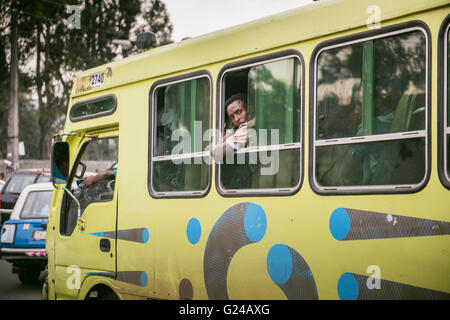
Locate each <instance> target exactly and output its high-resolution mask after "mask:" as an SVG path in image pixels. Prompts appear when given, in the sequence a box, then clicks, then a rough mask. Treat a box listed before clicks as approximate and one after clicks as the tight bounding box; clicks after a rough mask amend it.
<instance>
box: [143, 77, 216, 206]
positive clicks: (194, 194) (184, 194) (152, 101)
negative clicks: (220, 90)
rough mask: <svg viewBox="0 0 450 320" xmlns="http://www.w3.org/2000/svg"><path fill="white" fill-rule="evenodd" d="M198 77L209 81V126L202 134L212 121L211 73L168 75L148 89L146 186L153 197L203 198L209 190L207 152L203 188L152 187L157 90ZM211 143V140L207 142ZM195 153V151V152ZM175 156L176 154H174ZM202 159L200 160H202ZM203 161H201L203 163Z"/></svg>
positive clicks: (168, 157)
mask: <svg viewBox="0 0 450 320" xmlns="http://www.w3.org/2000/svg"><path fill="white" fill-rule="evenodd" d="M200 78H207V79H208V81H209V126H208V128H207V129H203V128H202V129H203V134H204V132H205V131H206V130H211V129H213V128H212V123H213V101H214V100H213V85H214V82H213V77H212V75H211V73H210V72H209V71H208V70H206V69H203V70H199V71H195V72H190V73H186V74H182V75H178V76H174V77H169V78H165V79H161V80H157V81H155V82H154V83H153V84H152V86H151V87H150V90H149V118H148V123H149V126H148V139H149V140H148V141H149V143H148V146H149V149H148V174H147V188H148V192H149V194H150V196H151V197H152V198H155V199H162V198H170V199H185V198H203V197H205V196H206V195H207V194H208V193H209V191H210V190H211V175H212V162H211V154H208V157H209V158H210V159H209V164H208V163H206V164H208V185H207V186H206V188H205V189H204V190H189V191H164V192H162V191H156V190H154V188H153V162H154V160H153V158H154V157H153V151H154V149H155V146H156V144H155V143H156V141H154V137H155V133H156V132H155V130H156V120H157V119H156V118H157V117H154V115H155V114H156V108H157V106H158V103H157V91H158V89H160V88H161V87H167V86H169V85H172V84H177V83H181V82H188V81H190V80H195V79H200ZM209 143H210V144H211V143H212V138H211V141H210V142H209ZM195 153H196V152H195ZM201 153H203V154H204V155H203V156H202V158H204V157H205V152H201ZM164 157H165V158H167V160H170V158H171V156H164ZM175 158H176V156H175ZM203 161H204V159H203V160H202V162H203ZM203 164H204V163H202V165H203Z"/></svg>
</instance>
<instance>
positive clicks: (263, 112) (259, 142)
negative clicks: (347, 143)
mask: <svg viewBox="0 0 450 320" xmlns="http://www.w3.org/2000/svg"><path fill="white" fill-rule="evenodd" d="M301 77H302V65H301V64H300V60H299V59H298V58H296V57H288V58H285V59H279V60H276V61H273V62H266V63H260V64H257V65H255V66H251V67H246V66H243V67H242V68H241V69H239V70H233V71H230V72H227V73H226V77H225V84H224V87H225V88H226V91H225V92H224V97H225V98H226V99H228V98H229V97H230V96H232V95H233V94H236V93H244V94H246V97H247V119H246V121H247V123H248V130H247V131H248V132H247V142H246V144H245V146H244V147H243V148H242V149H240V150H238V151H236V153H235V155H234V156H232V157H228V160H227V159H225V157H224V159H223V164H221V165H220V187H221V188H222V191H231V190H233V192H234V191H236V192H238V193H239V192H244V193H245V192H246V191H248V190H251V192H254V193H264V192H272V193H273V192H277V191H278V189H282V188H284V189H294V188H296V187H297V186H298V185H299V183H300V175H301V161H300V159H301V156H300V155H301V150H300V146H301V116H302V115H301ZM226 99H225V100H226ZM222 114H223V115H224V117H225V119H226V118H227V110H225V106H224V105H223V107H222ZM225 122H227V121H225ZM228 122H229V121H228ZM226 127H227V128H228V126H226ZM223 134H224V133H223Z"/></svg>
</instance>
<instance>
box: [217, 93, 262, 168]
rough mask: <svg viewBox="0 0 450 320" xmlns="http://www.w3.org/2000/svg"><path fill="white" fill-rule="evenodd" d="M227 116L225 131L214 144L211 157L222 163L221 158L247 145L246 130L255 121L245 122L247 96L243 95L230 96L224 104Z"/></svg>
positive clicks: (252, 125)
mask: <svg viewBox="0 0 450 320" xmlns="http://www.w3.org/2000/svg"><path fill="white" fill-rule="evenodd" d="M225 109H226V113H227V116H228V121H227V126H226V128H227V130H226V133H225V135H224V137H223V138H222V140H221V141H220V142H219V143H217V144H216V146H215V147H214V150H213V156H214V158H215V160H216V161H223V156H224V155H226V154H229V153H234V152H235V151H237V150H239V149H241V148H243V147H245V146H246V145H247V144H248V135H247V133H248V129H249V128H254V126H255V119H250V120H247V117H248V112H247V96H246V95H245V94H243V93H237V94H234V95H232V96H231V97H230V98H228V100H227V101H226V102H225Z"/></svg>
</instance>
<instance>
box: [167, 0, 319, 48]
mask: <svg viewBox="0 0 450 320" xmlns="http://www.w3.org/2000/svg"><path fill="white" fill-rule="evenodd" d="M162 1H163V2H164V3H165V4H166V7H167V9H168V11H169V13H170V19H171V21H172V24H173V26H174V30H173V33H172V39H173V40H175V41H180V40H181V39H183V38H185V37H195V36H199V35H202V34H206V33H210V32H213V31H217V30H221V29H225V28H227V27H231V26H235V25H238V24H241V23H245V22H248V21H252V20H256V19H259V18H262V17H266V16H269V15H271V14H275V13H279V12H283V11H286V10H289V9H293V8H298V7H300V6H303V5H305V4H309V3H312V2H313V1H312V0H162Z"/></svg>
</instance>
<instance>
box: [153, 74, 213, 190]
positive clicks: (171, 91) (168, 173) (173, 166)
mask: <svg viewBox="0 0 450 320" xmlns="http://www.w3.org/2000/svg"><path fill="white" fill-rule="evenodd" d="M210 88H211V87H210V80H209V78H207V77H205V76H202V77H199V78H195V79H191V80H186V81H182V82H177V83H174V84H168V85H164V86H160V87H158V88H156V90H155V93H154V97H155V98H156V105H155V106H154V120H153V121H154V123H155V129H154V132H153V150H152V158H151V169H152V170H151V172H152V173H151V188H150V189H151V192H152V195H156V196H158V195H161V196H163V195H170V194H172V195H177V194H180V193H186V192H188V193H189V194H192V193H193V192H196V193H198V192H203V191H205V190H206V189H207V188H208V184H209V180H210V173H209V165H208V161H205V158H204V157H205V154H206V153H205V152H204V150H205V149H207V147H208V145H209V140H208V139H204V134H205V132H206V131H208V130H209V129H210V109H211V107H210V103H211V96H210V90H211V89H210Z"/></svg>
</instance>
